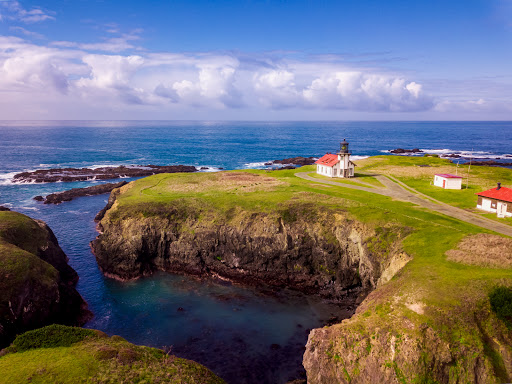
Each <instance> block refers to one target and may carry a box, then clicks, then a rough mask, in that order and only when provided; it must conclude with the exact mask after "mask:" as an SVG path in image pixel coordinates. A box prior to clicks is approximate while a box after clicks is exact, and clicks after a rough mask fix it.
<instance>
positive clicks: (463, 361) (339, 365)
mask: <svg viewBox="0 0 512 384" xmlns="http://www.w3.org/2000/svg"><path fill="white" fill-rule="evenodd" d="M404 275H405V274H403V273H400V276H399V278H398V279H394V280H393V282H392V283H388V285H386V286H384V287H381V288H380V289H378V290H376V291H374V292H372V293H370V295H369V296H368V297H367V298H366V299H365V301H364V302H363V303H362V304H361V305H360V306H359V307H358V308H357V311H356V314H355V315H354V316H352V318H350V319H347V320H343V321H342V322H341V323H340V324H335V325H333V326H330V327H324V328H319V329H313V330H312V331H311V333H310V334H309V338H308V342H307V345H306V351H305V353H304V359H303V365H304V368H305V369H306V371H307V377H308V383H311V384H321V383H325V384H327V383H345V384H349V383H350V384H354V383H356V384H357V383H361V384H366V383H390V384H391V383H481V384H484V383H486V384H487V383H506V382H510V381H511V379H512V330H511V329H509V328H507V326H506V325H505V324H504V323H503V322H502V321H500V320H499V319H497V318H496V316H495V315H494V314H493V313H492V311H491V309H490V306H489V302H488V300H486V299H485V298H483V297H479V296H478V294H475V292H472V291H470V289H468V292H467V294H466V295H465V297H466V301H465V302H464V303H459V305H457V306H452V307H451V308H443V309H440V308H438V307H433V306H429V305H427V304H426V303H425V302H422V301H415V302H412V301H411V296H412V295H411V294H410V292H405V293H404V290H403V286H404V282H405V280H406V279H407V278H408V277H407V276H404ZM404 304H405V305H404Z"/></svg>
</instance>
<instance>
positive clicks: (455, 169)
mask: <svg viewBox="0 0 512 384" xmlns="http://www.w3.org/2000/svg"><path fill="white" fill-rule="evenodd" d="M357 165H358V166H359V167H358V171H360V172H363V173H367V174H370V175H371V174H372V173H379V174H384V175H389V176H392V177H395V178H397V179H398V180H400V181H401V182H403V183H405V184H406V185H407V186H409V187H411V188H413V189H415V190H416V191H419V192H421V193H424V194H425V195H427V196H430V197H432V198H434V199H436V200H439V201H442V202H444V203H447V204H450V205H453V206H455V207H459V208H463V209H467V210H470V211H472V212H475V213H479V214H482V215H484V216H486V217H489V218H491V219H496V220H498V219H497V218H496V214H492V215H490V214H485V213H484V212H483V211H480V210H477V209H476V202H477V197H476V193H478V192H482V191H485V190H488V189H491V188H495V187H496V186H497V183H498V182H501V183H502V186H504V187H509V188H512V170H510V169H508V168H503V167H488V166H475V165H472V166H471V167H470V166H469V164H459V165H458V164H457V159H455V160H454V163H452V162H451V161H450V160H448V159H441V158H439V157H431V156H423V157H411V156H375V157H370V158H367V159H363V160H359V161H357ZM436 173H451V174H456V175H459V176H462V177H463V179H462V189H461V190H446V189H443V188H440V187H437V186H434V185H433V179H434V174H436ZM499 220H500V221H504V222H507V221H511V222H512V220H510V219H499Z"/></svg>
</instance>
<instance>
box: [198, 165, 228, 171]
mask: <svg viewBox="0 0 512 384" xmlns="http://www.w3.org/2000/svg"><path fill="white" fill-rule="evenodd" d="M203 167H205V168H206V169H201V168H203ZM196 169H197V171H198V172H220V171H222V169H220V168H217V167H210V166H208V165H199V166H197V167H196Z"/></svg>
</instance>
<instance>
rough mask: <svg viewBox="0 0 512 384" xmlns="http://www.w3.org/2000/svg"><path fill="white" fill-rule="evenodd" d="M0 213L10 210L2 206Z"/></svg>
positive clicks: (0, 206)
mask: <svg viewBox="0 0 512 384" xmlns="http://www.w3.org/2000/svg"><path fill="white" fill-rule="evenodd" d="M0 211H10V209H9V208H7V207H4V206H3V205H0Z"/></svg>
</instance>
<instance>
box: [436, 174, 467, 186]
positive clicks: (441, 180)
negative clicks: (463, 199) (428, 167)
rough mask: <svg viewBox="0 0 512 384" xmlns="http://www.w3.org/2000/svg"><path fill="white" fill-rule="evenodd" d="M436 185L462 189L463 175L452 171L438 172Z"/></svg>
mask: <svg viewBox="0 0 512 384" xmlns="http://www.w3.org/2000/svg"><path fill="white" fill-rule="evenodd" d="M434 185H435V186H437V187H441V188H444V189H462V177H460V176H457V175H452V174H451V173H436V174H435V175H434Z"/></svg>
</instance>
